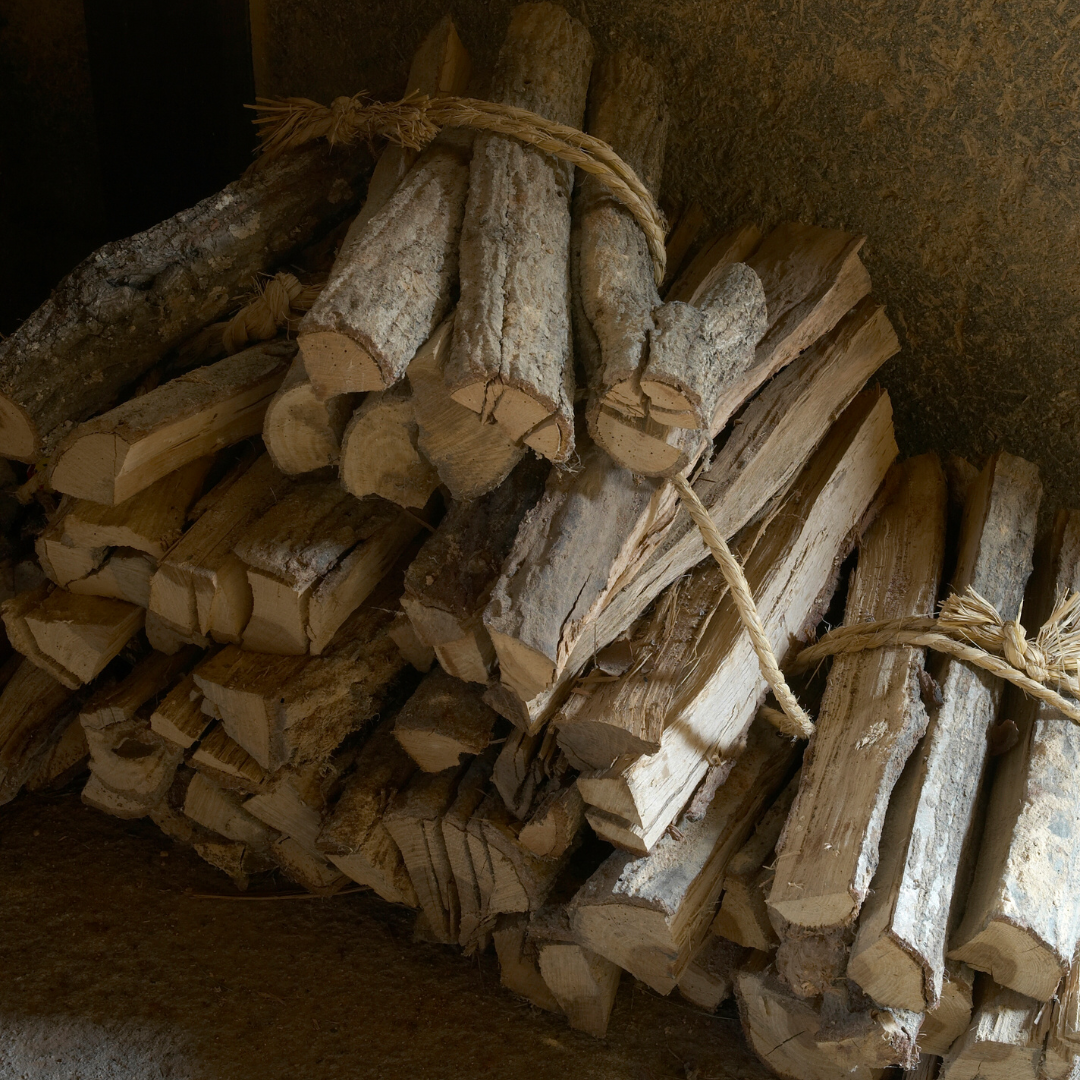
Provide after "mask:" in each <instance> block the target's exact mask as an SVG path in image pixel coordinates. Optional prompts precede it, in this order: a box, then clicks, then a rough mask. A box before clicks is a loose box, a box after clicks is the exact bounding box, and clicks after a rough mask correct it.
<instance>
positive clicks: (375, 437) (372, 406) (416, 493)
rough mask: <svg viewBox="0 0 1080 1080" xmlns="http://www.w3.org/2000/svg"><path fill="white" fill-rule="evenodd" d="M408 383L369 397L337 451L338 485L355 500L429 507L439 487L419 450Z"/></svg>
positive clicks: (357, 412) (437, 475)
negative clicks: (368, 497) (378, 497)
mask: <svg viewBox="0 0 1080 1080" xmlns="http://www.w3.org/2000/svg"><path fill="white" fill-rule="evenodd" d="M417 438H418V429H417V426H416V420H415V417H414V410H413V404H412V390H411V388H410V387H409V384H408V380H404V381H402V382H400V383H398V384H397V385H396V386H394V387H393V388H392V389H390V390H384V391H381V392H380V393H375V394H369V395H368V396H367V397H366V398H365V399H364V402H363V404H362V405H361V406H360V407H359V408H358V409H357V410H356V412H355V413H354V414H353V417H352V419H351V420H350V421H349V426H348V427H347V428H346V430H345V437H344V440H343V442H342V448H341V483H342V485H343V486H344V488H345V490H346V491H350V492H352V494H353V495H355V496H356V497H357V498H358V499H361V498H363V497H364V496H365V495H381V496H382V497H383V498H384V499H387V500H388V501H390V502H393V503H397V504H398V506H415V507H420V508H423V507H424V506H426V505H427V501H428V499H430V498H431V496H432V494H433V493H434V491H435V489H436V488H437V487H438V486H439V482H440V481H439V474H438V472H437V471H436V470H435V467H434V466H433V465H431V464H430V463H429V462H428V460H427V459H426V458H425V457H424V456H423V455H422V454H421V453H420V451H419V450H418V449H417Z"/></svg>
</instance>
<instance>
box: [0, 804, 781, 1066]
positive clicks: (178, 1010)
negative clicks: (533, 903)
mask: <svg viewBox="0 0 1080 1080" xmlns="http://www.w3.org/2000/svg"><path fill="white" fill-rule="evenodd" d="M278 887H279V886H278V885H277V884H276V883H274V882H271V881H266V882H260V883H259V884H258V885H257V886H256V885H253V889H256V888H257V889H259V890H262V891H266V890H268V889H269V890H274V889H277V888H278ZM281 887H282V888H286V889H287V888H290V886H289V885H288V883H283V884H282V885H281ZM196 894H220V895H222V896H225V897H229V899H202V898H200V897H199V896H197V895H196ZM240 895H241V894H238V893H236V891H235V889H234V888H233V886H232V884H231V883H230V882H229V880H228V879H227V878H226V877H224V876H223V875H222V874H220V873H218V872H217V871H216V870H214V869H212V868H211V867H209V866H207V865H206V864H205V863H203V862H202V861H201V860H200V859H199V858H198V857H197V856H196V855H195V854H194V853H193V852H191V851H190V850H188V849H186V848H182V847H179V846H177V845H175V844H173V843H171V842H170V841H168V840H165V839H164V838H163V836H162V834H161V833H160V832H159V831H158V830H157V828H156V827H155V826H153V825H152V824H150V823H149V822H148V821H145V820H144V821H134V822H125V821H118V820H116V819H113V818H109V817H106V816H105V815H103V814H101V813H99V812H98V811H96V810H91V809H89V808H87V807H84V806H83V805H82V804H81V803H80V801H79V795H78V785H76V786H74V787H73V788H72V789H70V790H68V791H67V792H66V793H63V794H59V795H52V796H47V797H43V796H34V797H26V796H23V797H20V798H19V799H18V800H17V801H15V802H14V803H11V804H10V805H8V806H5V807H3V808H2V809H0V897H2V901H0V911H2V913H3V917H2V920H0V971H2V972H3V978H2V979H0V1078H2V1080H24V1078H25V1080H158V1078H162V1080H164V1078H167V1080H279V1078H280V1080H306V1078H307V1077H312V1078H318V1080H334V1078H337V1077H343V1078H344V1077H349V1078H350V1080H358V1078H365V1077H372V1078H376V1077H377V1078H379V1080H384V1078H385V1080H391V1078H393V1080H398V1078H400V1080H465V1078H470V1080H471V1078H474V1077H496V1078H498V1080H556V1078H559V1080H561V1078H563V1077H566V1076H568V1075H573V1076H575V1077H579V1078H581V1080H668V1078H672V1077H679V1078H683V1080H733V1078H735V1077H739V1078H746V1080H758V1078H759V1077H760V1078H764V1077H765V1076H767V1073H766V1072H765V1071H764V1070H763V1069H762V1067H761V1066H760V1065H759V1064H758V1063H757V1062H756V1060H754V1059H753V1058H752V1057H751V1056H750V1054H749V1052H748V1051H747V1050H746V1049H745V1047H744V1045H743V1043H742V1038H741V1034H740V1033H739V1025H738V1020H737V1019H736V1018H735V1013H734V1008H733V1003H728V1005H726V1006H722V1007H721V1010H720V1013H719V1014H718V1015H716V1016H707V1015H705V1014H704V1013H701V1012H699V1011H697V1010H695V1009H691V1008H689V1007H688V1006H687V1005H686V1004H685V1003H683V1002H682V1001H680V1000H679V999H678V997H677V996H676V997H674V998H671V999H663V998H660V997H658V996H656V995H655V994H654V993H652V992H651V991H650V990H648V989H647V988H645V987H644V986H642V985H640V984H635V981H634V980H633V979H631V978H630V977H629V976H626V977H624V980H623V984H622V986H621V988H620V991H619V998H618V1000H617V1002H616V1004H615V1010H614V1013H613V1014H612V1018H611V1027H610V1030H609V1034H608V1037H607V1038H606V1039H605V1040H603V1041H598V1040H596V1039H593V1038H591V1037H589V1036H587V1035H582V1034H579V1033H578V1032H574V1031H571V1030H570V1029H569V1028H568V1027H567V1026H566V1025H565V1023H564V1022H563V1020H562V1019H561V1018H559V1017H556V1016H553V1015H551V1014H549V1013H545V1012H542V1011H540V1010H538V1009H535V1008H533V1007H532V1006H530V1005H529V1004H528V1003H526V1002H524V1001H523V1000H521V999H520V998H517V997H515V996H514V995H512V994H510V993H508V992H507V991H505V990H503V989H501V988H500V986H499V975H498V968H497V964H496V962H495V957H494V955H493V954H489V955H486V956H483V957H480V958H479V960H477V959H475V958H474V959H471V960H468V959H465V958H464V957H462V956H461V955H460V954H459V953H457V952H456V951H455V950H452V949H448V948H444V947H440V946H434V945H425V944H417V943H414V942H413V941H412V915H411V913H410V912H408V911H406V910H404V909H401V908H394V907H391V906H390V905H388V904H384V903H383V902H382V901H380V900H378V899H377V898H375V897H374V896H373V895H372V894H370V893H357V894H351V895H347V896H339V897H336V898H332V899H295V900H249V899H236V897H238V896H240Z"/></svg>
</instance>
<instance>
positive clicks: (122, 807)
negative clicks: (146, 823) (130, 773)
mask: <svg viewBox="0 0 1080 1080" xmlns="http://www.w3.org/2000/svg"><path fill="white" fill-rule="evenodd" d="M79 798H80V799H81V800H82V801H83V802H84V803H85V804H86V805H87V806H89V807H92V808H93V809H94V810H100V811H101V812H102V813H104V814H109V815H111V816H112V817H118V818H125V819H128V820H132V819H134V818H141V817H146V816H147V813H148V811H147V809H146V807H145V806H144V804H143V802H142V801H141V800H139V799H129V798H128V797H127V796H126V795H121V794H120V793H119V792H116V791H113V790H111V789H110V788H107V787H106V786H105V785H104V784H103V783H102V782H101V781H100V780H99V779H98V777H97V774H96V773H91V774H90V779H89V780H87V781H86V784H85V785H84V786H83V789H82V791H81V793H80V795H79ZM154 809H156V808H154ZM150 812H151V813H152V812H153V810H151V811H150Z"/></svg>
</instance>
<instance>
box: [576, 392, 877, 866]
mask: <svg viewBox="0 0 1080 1080" xmlns="http://www.w3.org/2000/svg"><path fill="white" fill-rule="evenodd" d="M895 456H896V443H895V441H894V438H893V430H892V408H891V405H890V402H889V400H888V396H887V395H885V394H884V393H883V392H880V391H866V392H865V394H864V395H862V396H860V398H858V399H857V400H856V402H855V403H854V404H853V405H852V406H851V407H850V408H849V409H848V410H847V411H846V412H845V414H844V416H842V417H841V419H840V420H839V421H838V422H837V424H836V425H835V427H834V429H833V431H832V432H831V433H830V435H829V436H828V438H827V439H826V441H825V443H824V444H823V445H822V446H821V448H820V449H819V450H818V451H817V453H816V454H815V455H814V457H813V458H812V459H811V461H810V464H809V465H808V466H807V467H806V469H805V470H804V471H803V473H802V475H801V476H800V478H799V480H798V481H797V482H796V484H795V486H794V488H793V489H792V491H791V493H790V495H789V496H788V498H787V499H786V500H785V502H784V503H783V504H781V506H780V507H779V508H778V509H777V512H776V516H775V518H773V520H772V523H771V524H770V525H769V526H768V527H767V528H766V529H765V532H764V534H763V535H762V538H761V540H760V541H759V542H758V543H757V545H756V546H755V547H754V549H753V553H752V554H751V556H750V557H749V558H748V559H747V561H746V564H745V566H744V568H743V569H744V573H745V574H746V578H747V581H748V583H749V584H750V587H751V590H752V592H753V595H754V599H755V603H756V604H757V608H758V612H759V614H760V616H761V620H762V623H763V625H764V628H765V632H766V634H767V635H768V637H769V640H770V642H771V644H772V648H773V651H774V653H776V654H777V655H778V656H784V655H785V654H786V653H787V652H788V650H789V649H790V648H792V647H793V645H794V644H795V643H796V642H797V641H799V640H800V639H802V640H805V636H806V634H807V633H809V632H810V631H811V630H812V628H813V627H814V626H815V625H816V624H817V621H818V619H819V618H820V617H821V615H822V614H823V613H824V610H825V608H826V607H827V605H828V602H829V599H830V597H831V595H832V592H833V589H834V587H835V582H836V575H837V572H838V569H839V566H840V562H841V561H842V559H843V558H844V556H845V555H846V553H847V552H848V551H849V550H850V548H851V545H852V544H853V543H854V540H855V538H856V537H857V535H858V532H859V528H860V524H861V522H862V519H863V516H864V514H865V513H866V511H867V510H868V509H869V508H870V506H871V503H872V501H873V498H874V495H875V493H876V492H877V490H878V488H879V487H880V485H881V483H882V481H883V480H884V478H885V474H886V473H887V471H888V468H889V466H890V465H891V464H892V461H893V459H894V458H895ZM696 657H697V664H696V666H695V668H694V670H693V671H692V672H689V673H688V674H687V676H686V678H684V680H683V681H682V684H681V685H680V686H679V688H678V691H677V693H676V694H675V696H674V698H673V699H671V704H670V706H669V709H668V714H667V718H666V723H665V727H664V733H663V735H662V737H661V744H660V750H659V751H658V752H657V753H655V754H653V755H651V756H645V757H641V758H638V759H637V760H636V761H634V762H633V763H632V764H630V765H629V766H620V765H619V764H618V763H616V765H615V766H614V767H613V768H611V769H609V770H607V771H606V772H604V773H602V774H600V775H598V776H593V777H590V778H589V779H588V780H587V781H586V778H585V777H584V776H583V777H581V778H579V780H578V784H579V786H580V787H581V791H582V795H583V796H584V797H585V801H586V802H588V803H590V804H592V805H594V806H599V807H600V808H601V809H603V810H607V811H608V812H609V813H614V814H619V815H620V816H621V817H623V818H626V819H627V822H628V824H629V825H630V826H631V827H632V829H633V831H634V833H635V835H636V836H637V837H638V841H639V843H640V845H641V846H643V847H644V849H645V850H651V848H652V846H653V844H654V843H655V842H656V840H657V839H658V838H659V836H660V835H661V834H662V833H663V832H664V830H665V829H666V828H667V826H668V824H669V823H670V822H671V821H673V820H674V819H675V817H676V816H677V815H678V813H679V812H680V811H681V810H682V808H683V806H685V805H686V803H687V801H688V800H689V798H690V796H691V794H692V793H693V790H694V788H695V787H696V786H697V784H698V783H699V782H700V781H701V780H702V779H703V778H704V776H705V773H706V771H707V770H708V768H709V765H710V762H719V761H720V760H722V759H724V758H726V757H730V756H731V750H732V748H734V747H735V746H737V745H738V744H739V742H740V741H741V740H742V738H743V737H744V734H745V732H746V730H747V728H748V727H749V725H750V722H751V721H752V720H753V717H754V714H755V712H756V711H757V707H758V705H759V703H760V702H761V701H762V699H763V698H764V695H765V692H766V684H765V681H764V678H763V677H762V675H761V672H760V669H759V666H758V661H757V656H756V654H755V653H754V650H753V647H752V645H751V643H750V639H749V635H748V633H747V632H746V630H745V628H744V627H743V625H742V622H741V620H740V619H739V616H738V612H737V611H736V609H735V605H734V602H733V601H732V600H731V598H730V596H728V597H725V598H724V600H723V601H722V602H721V603H720V605H719V607H718V608H717V611H716V614H715V615H714V616H713V618H712V619H711V620H710V621H709V623H708V625H707V627H706V628H705V630H704V632H703V633H702V635H701V637H700V639H699V641H698V645H697V652H696ZM635 678H637V676H636V675H634V676H628V677H627V680H628V681H629V680H631V679H635ZM644 690H645V691H646V693H645V694H642V695H639V697H640V698H644V699H646V700H647V691H648V687H645V688H644ZM661 692H662V693H663V696H664V697H668V695H667V694H666V692H663V691H662V689H661ZM594 827H595V825H594Z"/></svg>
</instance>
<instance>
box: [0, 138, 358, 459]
mask: <svg viewBox="0 0 1080 1080" xmlns="http://www.w3.org/2000/svg"><path fill="white" fill-rule="evenodd" d="M368 160H369V156H368V153H367V151H366V150H365V149H364V148H362V147H358V148H356V149H352V150H344V151H343V150H341V149H340V148H338V149H335V150H333V151H331V150H330V149H329V148H328V147H326V146H324V145H319V146H314V145H313V146H309V147H305V148H303V149H301V150H299V151H297V152H295V153H291V154H287V155H283V156H281V157H279V158H277V159H275V160H273V161H270V162H267V163H264V164H263V165H262V167H260V168H257V169H252V170H250V171H249V172H248V173H246V174H245V175H244V176H243V177H241V178H240V179H239V180H237V181H235V182H234V183H232V184H230V185H229V186H228V187H226V188H225V189H224V190H222V191H220V192H218V193H217V194H215V195H211V196H210V197H209V198H206V199H204V200H203V201H202V202H200V203H198V204H197V205H196V206H194V207H192V208H191V209H190V210H182V211H181V212H180V213H179V214H176V215H175V216H174V217H172V218H169V219H168V220H167V221H163V222H162V223H161V224H159V225H155V226H154V227H153V228H151V229H148V230H147V231H145V232H142V233H137V234H136V235H135V236H132V237H129V238H128V239H126V240H119V241H115V242H113V243H109V244H106V245H105V246H104V247H102V248H100V249H98V250H97V251H96V252H94V254H92V255H91V256H90V257H89V258H87V259H86V260H85V261H83V262H82V263H80V264H79V265H78V266H77V267H76V268H75V269H74V270H73V271H72V272H71V273H70V274H69V275H68V276H67V277H66V278H65V279H64V280H63V281H62V282H61V283H60V284H59V286H58V287H57V288H56V289H55V290H54V292H53V294H52V296H51V297H50V298H49V299H48V300H46V301H45V303H44V304H42V306H41V307H40V308H38V310H37V311H36V312H34V314H33V315H31V316H30V318H29V319H27V320H26V322H24V323H23V325H22V326H21V327H20V328H19V330H18V331H17V332H16V333H14V334H13V335H12V336H11V337H9V338H8V339H7V340H6V341H4V343H3V345H2V346H0V417H2V423H0V430H2V434H0V455H3V456H4V457H8V458H15V459H17V460H19V461H31V462H36V461H39V460H40V459H41V458H42V457H43V456H46V452H47V450H48V449H49V448H50V447H49V446H48V445H47V444H49V443H50V442H51V439H50V436H52V435H53V433H54V432H57V433H62V432H63V427H64V425H66V424H68V423H69V422H70V421H76V422H78V421H81V420H85V419H86V418H87V417H89V416H93V415H94V414H95V413H98V412H101V411H102V410H103V409H107V408H109V407H110V406H111V405H112V404H113V403H114V402H115V401H116V399H117V398H118V397H119V396H120V395H121V394H122V393H123V391H124V390H125V388H126V387H128V386H130V385H131V384H132V383H133V382H135V381H136V380H137V379H139V378H141V377H142V376H143V375H144V374H145V373H146V372H147V371H148V370H149V369H150V368H151V367H153V365H154V364H156V363H157V362H158V361H159V360H160V359H161V358H162V357H163V356H164V355H165V354H166V353H167V352H168V351H169V350H170V349H172V348H174V347H175V346H177V345H179V344H180V343H181V342H183V341H184V340H185V339H186V338H188V337H190V336H191V335H192V334H193V333H195V332H196V331H197V330H198V329H199V328H200V327H202V326H205V325H206V324H207V323H211V322H213V321H214V320H215V319H219V318H220V317H221V316H222V315H224V314H225V313H226V312H227V311H228V310H229V308H230V307H231V306H232V305H233V303H234V299H233V298H234V297H235V296H236V295H237V293H238V292H240V291H242V290H243V289H246V288H248V287H250V284H251V282H252V280H253V279H254V278H255V275H256V274H258V273H260V272H262V271H265V270H267V269H269V268H271V267H273V266H275V265H278V264H280V263H285V262H287V261H288V260H289V258H290V256H291V255H292V254H293V253H294V252H297V251H298V250H299V249H301V248H303V247H304V246H305V245H307V244H308V243H309V242H310V241H311V240H312V238H313V237H315V236H317V235H318V233H319V232H320V230H323V229H329V228H331V227H332V226H333V225H334V224H335V223H336V222H337V221H338V220H340V219H341V218H343V217H345V216H346V215H347V214H348V213H349V211H350V209H351V208H353V207H355V206H356V205H357V203H358V201H359V190H358V189H359V187H360V185H358V184H357V183H356V181H357V179H358V178H359V176H360V174H362V173H363V172H364V171H365V170H366V166H367V162H368Z"/></svg>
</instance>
